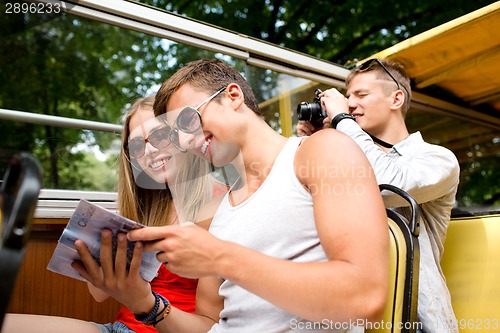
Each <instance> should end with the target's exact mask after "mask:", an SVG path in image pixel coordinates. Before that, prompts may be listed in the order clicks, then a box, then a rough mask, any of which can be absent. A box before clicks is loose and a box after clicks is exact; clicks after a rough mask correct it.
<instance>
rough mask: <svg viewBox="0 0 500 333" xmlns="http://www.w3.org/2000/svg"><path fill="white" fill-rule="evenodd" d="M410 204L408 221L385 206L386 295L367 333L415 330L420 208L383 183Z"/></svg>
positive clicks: (401, 192)
mask: <svg viewBox="0 0 500 333" xmlns="http://www.w3.org/2000/svg"><path fill="white" fill-rule="evenodd" d="M380 189H381V190H389V191H391V192H394V193H396V194H398V195H400V196H402V197H403V198H404V199H405V200H406V201H408V202H409V203H410V206H411V208H412V218H411V221H407V219H406V218H405V217H403V216H402V215H400V214H398V213H397V212H395V211H394V210H391V209H386V212H387V217H388V224H389V239H390V260H389V295H388V299H387V305H386V308H385V311H384V314H383V317H382V320H381V321H380V322H378V323H367V325H366V330H365V332H367V333H414V332H415V331H416V327H417V326H416V323H417V303H418V275H419V267H420V250H419V243H418V235H419V224H418V219H419V216H420V210H419V207H418V205H417V203H416V201H415V200H414V199H413V198H412V197H411V196H410V195H409V194H408V193H406V192H405V191H403V190H401V189H399V188H397V187H395V186H392V185H386V184H382V185H380Z"/></svg>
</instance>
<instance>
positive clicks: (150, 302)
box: [131, 291, 156, 316]
mask: <svg viewBox="0 0 500 333" xmlns="http://www.w3.org/2000/svg"><path fill="white" fill-rule="evenodd" d="M136 305H139V304H136ZM155 305H156V296H155V293H154V292H153V291H151V293H149V295H148V297H147V299H146V300H145V301H144V302H142V303H141V305H140V306H137V307H135V306H134V309H133V310H132V309H131V310H132V312H134V314H136V315H139V316H141V315H147V314H148V313H151V311H153V309H154V307H155Z"/></svg>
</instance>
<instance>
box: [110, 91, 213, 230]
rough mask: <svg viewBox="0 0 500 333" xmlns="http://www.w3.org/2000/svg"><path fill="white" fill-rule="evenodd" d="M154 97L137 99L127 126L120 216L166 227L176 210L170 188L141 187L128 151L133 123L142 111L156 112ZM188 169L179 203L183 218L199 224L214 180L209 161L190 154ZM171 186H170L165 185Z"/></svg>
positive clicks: (180, 175)
mask: <svg viewBox="0 0 500 333" xmlns="http://www.w3.org/2000/svg"><path fill="white" fill-rule="evenodd" d="M153 103H154V96H149V97H146V98H139V99H137V100H136V101H135V102H134V103H133V104H132V106H131V107H130V109H129V110H128V112H127V114H126V115H125V120H124V124H123V131H122V145H121V152H120V157H119V175H118V177H119V178H118V210H119V213H120V215H122V216H124V217H126V218H129V219H131V220H134V221H137V222H139V223H142V224H145V225H148V226H162V225H165V224H167V221H169V220H170V221H174V219H175V218H174V217H173V216H172V217H170V216H169V214H172V213H173V212H175V211H176V210H175V209H174V208H173V197H172V193H171V191H170V189H169V187H168V186H165V188H164V189H146V188H142V187H140V186H137V184H136V181H135V179H134V174H133V171H132V164H131V161H130V155H129V152H128V148H127V145H128V137H129V135H130V120H131V118H132V117H133V116H134V114H136V113H137V112H138V110H146V111H151V112H153ZM186 166H189V167H185V168H181V170H180V171H179V173H178V175H177V177H176V178H177V181H176V184H175V189H176V196H177V197H176V202H177V203H178V204H179V205H180V206H182V207H178V208H177V210H180V209H182V211H183V218H185V219H186V220H188V221H195V217H196V214H197V212H198V210H199V208H200V207H201V206H202V205H203V204H205V203H206V202H207V201H208V200H209V199H210V198H211V196H212V177H211V176H210V174H209V173H210V164H209V162H207V161H205V160H203V159H201V158H200V157H198V156H195V155H192V154H188V155H187V156H186ZM165 185H167V184H165Z"/></svg>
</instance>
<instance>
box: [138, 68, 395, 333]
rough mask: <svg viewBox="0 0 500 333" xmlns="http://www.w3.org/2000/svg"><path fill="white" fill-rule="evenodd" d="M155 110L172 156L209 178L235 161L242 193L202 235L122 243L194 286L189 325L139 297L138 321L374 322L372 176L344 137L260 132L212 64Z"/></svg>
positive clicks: (218, 327)
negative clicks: (197, 160)
mask: <svg viewBox="0 0 500 333" xmlns="http://www.w3.org/2000/svg"><path fill="white" fill-rule="evenodd" d="M217 89H218V90H217ZM154 108H155V114H156V115H157V116H158V115H161V114H164V113H166V115H167V119H168V120H169V123H170V124H171V125H172V126H173V127H174V131H173V132H172V133H171V135H170V137H169V139H170V140H171V142H172V143H173V144H174V145H175V146H177V147H178V148H179V149H180V150H182V151H184V152H187V153H194V154H199V155H202V156H204V157H205V158H207V159H210V160H211V162H212V163H213V164H214V165H216V166H221V165H224V164H227V163H228V162H230V161H232V160H234V158H235V156H236V154H238V153H240V155H239V156H240V158H241V162H242V165H241V166H242V167H241V169H240V170H239V171H240V176H242V178H243V179H245V181H244V182H242V183H240V184H239V186H238V187H236V188H234V189H233V190H232V191H230V193H229V194H228V195H226V196H225V197H224V198H223V199H222V201H221V204H220V206H219V208H218V210H217V212H216V213H215V216H214V217H213V219H212V220H211V225H210V227H209V230H208V231H207V230H206V229H204V228H201V227H200V226H198V225H190V226H183V227H179V226H177V227H174V226H167V227H157V228H153V227H152V228H144V229H141V230H134V231H132V232H131V233H129V236H128V237H129V239H130V240H134V241H144V242H145V247H144V248H145V249H146V250H151V251H161V252H159V254H158V256H157V257H158V259H159V260H161V261H163V262H165V263H166V265H167V267H168V269H169V270H170V271H172V272H174V273H177V274H179V275H182V276H186V277H197V278H199V283H198V292H197V304H196V308H197V310H196V314H188V313H185V312H182V311H181V310H179V309H176V308H174V307H171V306H170V305H169V304H168V300H167V301H166V302H164V301H163V300H161V301H158V300H156V299H155V297H154V295H151V294H149V295H148V294H147V293H144V295H143V297H137V300H136V303H135V305H134V309H135V310H136V311H137V315H138V316H139V318H148V319H151V318H153V319H152V321H151V320H150V321H149V322H150V323H152V324H155V327H156V329H157V330H158V331H159V332H207V331H210V332H238V333H241V332H252V333H255V332H288V331H291V332H301V331H307V332H346V331H353V330H356V325H363V324H364V323H366V322H368V321H371V322H373V321H377V320H379V319H380V317H381V315H382V313H383V311H384V306H385V302H386V295H387V290H388V289H387V288H388V257H389V255H388V251H389V247H388V232H387V217H386V215H385V209H384V205H383V202H382V199H381V196H380V193H379V189H378V186H377V182H376V180H375V176H374V174H373V171H372V169H371V167H370V164H369V162H368V161H367V159H366V157H365V156H364V154H363V152H362V151H361V150H360V149H359V147H358V146H357V145H356V144H355V143H354V142H353V141H352V140H351V139H350V138H349V137H347V136H346V135H344V134H342V133H339V132H337V131H334V130H325V131H321V132H320V133H318V134H316V135H314V136H311V137H309V138H307V139H304V140H302V139H299V138H290V139H288V138H285V137H283V136H281V135H280V134H278V133H276V132H275V131H274V130H273V129H272V128H271V127H269V125H268V124H267V123H266V122H265V121H264V119H263V117H262V116H261V113H260V110H259V109H258V106H257V101H256V98H255V96H254V94H253V92H252V89H251V88H250V86H249V84H248V82H247V81H246V80H244V79H243V77H242V76H241V75H240V74H239V73H238V72H237V71H236V70H234V69H233V68H232V67H230V66H228V65H227V64H225V63H223V62H222V61H219V60H215V59H203V60H199V61H194V62H192V63H189V64H187V65H186V66H185V67H183V68H181V69H180V70H179V71H178V72H177V73H176V74H174V75H173V76H171V77H170V78H169V79H167V80H166V81H165V82H164V83H163V85H162V87H161V88H160V90H159V91H158V93H157V95H156V101H155V107H154ZM169 115H172V116H173V117H169ZM196 133H201V135H195V134H196ZM332 142H334V143H335V144H334V145H333V146H332V145H331V143H332ZM327 145H329V147H326V146H327ZM228 146H231V147H236V148H237V149H226V148H227V147H228ZM327 148H328V149H327ZM324 151H329V154H322V153H321V152H324ZM137 294H139V293H138V292H137ZM164 309H165V310H164ZM146 321H147V320H146Z"/></svg>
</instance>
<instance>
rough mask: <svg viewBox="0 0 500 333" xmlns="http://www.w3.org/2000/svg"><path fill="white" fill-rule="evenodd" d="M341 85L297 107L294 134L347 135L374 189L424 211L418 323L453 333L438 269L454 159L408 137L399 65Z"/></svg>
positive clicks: (360, 71)
mask: <svg viewBox="0 0 500 333" xmlns="http://www.w3.org/2000/svg"><path fill="white" fill-rule="evenodd" d="M346 87H347V94H346V97H344V96H343V95H342V94H341V93H340V92H339V91H338V90H337V89H334V88H332V89H329V90H326V91H324V92H321V91H317V98H316V99H315V100H314V101H313V102H312V103H301V104H300V105H299V106H298V108H297V111H298V115H299V119H300V121H299V123H298V125H297V134H298V136H304V135H311V134H313V133H315V132H317V131H318V130H320V129H322V128H326V127H332V128H335V129H337V130H338V131H340V132H343V133H345V134H347V135H348V136H350V137H351V138H352V139H353V140H354V141H355V142H356V143H357V144H358V146H360V147H361V149H362V150H363V151H364V153H365V154H366V156H367V157H368V160H369V161H370V163H371V165H372V167H373V169H374V171H375V175H376V177H377V182H378V183H379V184H384V183H385V184H392V185H394V186H397V187H399V188H401V189H403V190H405V191H407V192H408V193H409V194H410V195H412V196H413V197H414V198H415V200H416V201H417V202H418V204H419V206H420V209H421V213H422V214H421V216H422V219H421V221H420V236H419V242H420V258H421V259H420V276H419V294H418V298H419V302H418V318H419V321H421V323H422V327H423V331H424V332H458V328H457V321H456V318H455V315H454V313H453V309H452V305H451V297H450V293H449V291H448V288H447V286H446V281H445V277H444V275H443V272H442V270H441V266H440V260H441V257H442V254H443V250H444V241H445V237H446V230H447V227H448V224H449V221H450V215H451V209H452V208H453V206H454V203H455V195H456V192H457V188H458V182H459V165H458V161H457V159H456V157H455V155H454V154H453V153H452V152H451V151H450V150H448V149H446V148H444V147H441V146H437V145H432V144H429V143H426V142H425V141H424V140H423V138H422V135H421V134H420V132H415V133H413V134H411V135H410V134H409V132H408V129H407V127H406V124H405V116H406V112H407V110H408V108H409V104H410V99H411V87H410V80H409V77H408V75H407V73H406V72H405V71H404V69H403V68H402V66H401V65H399V64H398V63H396V62H393V61H389V60H385V59H371V60H368V61H367V62H365V63H363V64H361V65H360V66H358V67H355V68H354V69H353V70H352V71H351V73H350V74H349V76H348V77H347V79H346ZM332 144H334V143H332ZM383 195H384V203H385V205H386V207H390V208H396V207H399V208H397V209H398V211H400V212H401V213H403V214H405V210H406V209H405V208H404V207H402V206H403V203H402V202H398V201H396V198H395V197H394V196H391V195H390V194H387V195H386V194H385V193H383ZM406 216H408V215H407V214H406Z"/></svg>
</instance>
